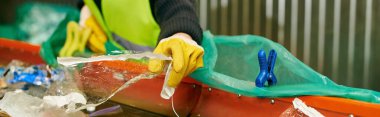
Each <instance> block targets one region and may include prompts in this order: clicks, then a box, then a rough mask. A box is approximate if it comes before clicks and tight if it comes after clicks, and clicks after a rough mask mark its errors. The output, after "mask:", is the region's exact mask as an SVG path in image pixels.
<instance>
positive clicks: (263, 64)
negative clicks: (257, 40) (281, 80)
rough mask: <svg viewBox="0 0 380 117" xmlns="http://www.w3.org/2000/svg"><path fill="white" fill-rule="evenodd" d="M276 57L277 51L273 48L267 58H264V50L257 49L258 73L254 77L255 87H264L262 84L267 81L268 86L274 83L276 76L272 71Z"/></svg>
mask: <svg viewBox="0 0 380 117" xmlns="http://www.w3.org/2000/svg"><path fill="white" fill-rule="evenodd" d="M276 58H277V53H276V51H274V50H273V49H272V50H271V51H270V52H269V56H268V60H267V59H266V55H265V51H264V50H260V51H259V53H258V59H259V64H260V73H259V75H258V76H257V78H256V87H264V84H265V82H267V81H268V85H269V86H271V85H276V83H277V78H276V76H275V75H274V73H273V69H274V65H275V63H276Z"/></svg>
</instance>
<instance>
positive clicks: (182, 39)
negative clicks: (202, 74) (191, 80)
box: [149, 33, 204, 87]
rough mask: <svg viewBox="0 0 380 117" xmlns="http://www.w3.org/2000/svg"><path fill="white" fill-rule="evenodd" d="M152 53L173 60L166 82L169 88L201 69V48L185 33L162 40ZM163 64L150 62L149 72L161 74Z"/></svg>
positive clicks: (154, 61) (202, 53)
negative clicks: (169, 57)
mask: <svg viewBox="0 0 380 117" xmlns="http://www.w3.org/2000/svg"><path fill="white" fill-rule="evenodd" d="M153 53H155V54H163V55H166V56H171V57H172V58H173V61H172V62H173V63H172V66H173V68H172V70H171V71H170V76H169V79H168V82H167V85H168V86H169V87H176V86H177V85H178V84H179V83H180V82H181V80H182V78H183V77H185V76H187V75H188V74H190V73H191V72H193V71H194V70H196V69H197V68H200V67H203V55H204V50H203V48H202V47H201V46H199V45H198V44H197V43H196V42H195V41H193V40H192V38H191V37H190V36H189V35H187V34H185V33H177V34H175V35H173V36H171V37H168V38H166V39H162V40H161V41H160V42H159V44H158V46H157V47H156V49H155V50H154V52H153ZM163 62H164V61H162V60H154V59H152V60H150V61H149V70H150V71H151V72H155V73H157V72H162V70H163V69H164V63H163Z"/></svg>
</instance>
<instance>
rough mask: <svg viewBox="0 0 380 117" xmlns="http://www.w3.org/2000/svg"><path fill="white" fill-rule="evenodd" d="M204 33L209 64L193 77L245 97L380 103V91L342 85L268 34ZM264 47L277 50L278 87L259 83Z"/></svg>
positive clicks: (276, 72)
mask: <svg viewBox="0 0 380 117" xmlns="http://www.w3.org/2000/svg"><path fill="white" fill-rule="evenodd" d="M203 35H204V37H203V42H202V46H203V48H204V49H205V55H204V64H205V67H203V68H200V69H198V70H196V71H195V72H194V73H193V74H191V76H192V77H193V78H194V79H196V80H198V81H200V82H202V83H204V84H207V85H209V86H211V87H214V88H218V89H222V90H225V91H229V92H232V93H236V94H241V95H245V96H257V97H291V96H302V95H320V96H336V97H344V98H350V99H355V100H361V101H366V102H372V103H380V98H379V97H380V93H379V92H376V91H372V90H367V89H359V88H351V87H346V86H342V85H338V84H336V83H334V82H333V81H331V80H330V79H329V78H328V77H326V76H323V75H321V74H319V73H318V72H316V71H314V70H313V69H311V68H310V67H308V66H307V65H305V64H304V63H302V62H301V61H300V60H298V59H297V58H296V57H294V56H293V55H292V54H291V53H290V52H289V51H288V50H287V49H286V48H284V47H283V46H281V45H280V44H277V43H275V42H273V41H271V40H269V39H266V38H264V37H260V36H254V35H241V36H213V35H212V34H211V33H210V32H204V34H203ZM260 49H263V50H265V51H266V52H269V50H271V49H274V50H275V51H276V52H277V61H276V64H275V68H274V73H275V75H276V77H277V84H276V85H275V86H270V87H264V88H258V87H256V86H255V79H256V77H257V75H258V74H259V71H260V70H259V69H260V68H259V62H258V58H257V53H258V51H259V50H260Z"/></svg>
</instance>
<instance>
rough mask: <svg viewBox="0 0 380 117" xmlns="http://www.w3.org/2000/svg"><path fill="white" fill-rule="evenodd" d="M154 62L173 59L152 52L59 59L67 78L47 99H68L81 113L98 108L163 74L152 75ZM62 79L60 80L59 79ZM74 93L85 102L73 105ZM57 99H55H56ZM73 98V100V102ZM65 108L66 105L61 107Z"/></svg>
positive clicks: (70, 106) (72, 108)
mask: <svg viewBox="0 0 380 117" xmlns="http://www.w3.org/2000/svg"><path fill="white" fill-rule="evenodd" d="M150 59H160V60H163V61H166V62H164V64H166V65H165V66H167V64H168V63H169V62H170V60H171V58H169V57H165V56H162V55H156V54H152V53H137V54H136V53H134V54H130V53H129V54H120V55H107V56H95V57H91V58H79V57H67V58H58V62H59V63H60V64H62V65H64V66H62V67H61V68H62V70H63V71H64V72H61V73H64V74H61V75H60V76H64V78H62V79H60V80H56V81H55V82H54V83H53V84H52V85H51V87H50V88H49V89H48V91H47V93H46V95H45V97H44V98H45V99H46V98H47V96H49V97H50V98H51V97H52V96H66V98H67V100H66V101H67V102H68V103H67V104H64V105H65V106H63V107H64V108H65V109H67V111H68V112H73V111H78V110H81V109H85V108H87V107H95V106H97V105H100V104H101V103H104V102H105V101H107V100H108V99H110V98H111V97H112V96H113V95H115V94H116V93H117V92H119V91H120V90H122V89H124V88H126V87H128V86H129V85H131V84H133V83H136V82H138V81H139V80H142V79H152V78H155V77H157V76H158V75H163V74H165V73H166V70H163V71H162V72H161V73H152V72H150V71H149V70H148V62H149V60H150ZM58 79H59V78H58ZM73 93H75V95H76V94H81V95H82V96H83V98H84V99H85V100H86V101H85V102H84V101H76V102H80V103H71V102H75V101H73V99H71V98H73V96H71V97H67V96H68V95H73ZM74 97H75V98H76V99H79V100H80V98H82V97H81V96H80V95H76V96H74ZM53 98H55V97H53ZM69 98H70V99H69ZM61 105H62V104H61Z"/></svg>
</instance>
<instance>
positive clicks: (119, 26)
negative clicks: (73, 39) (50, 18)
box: [85, 0, 160, 51]
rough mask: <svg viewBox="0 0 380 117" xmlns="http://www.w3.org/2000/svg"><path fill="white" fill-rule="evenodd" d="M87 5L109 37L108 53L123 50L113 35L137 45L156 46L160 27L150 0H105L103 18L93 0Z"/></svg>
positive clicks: (103, 2) (87, 0)
mask: <svg viewBox="0 0 380 117" xmlns="http://www.w3.org/2000/svg"><path fill="white" fill-rule="evenodd" d="M85 3H86V5H87V6H88V7H89V9H90V11H91V13H92V14H93V15H94V16H95V18H96V20H97V21H98V23H99V24H100V26H101V27H102V28H103V30H104V31H105V33H106V35H107V37H108V40H109V42H107V43H106V48H107V51H109V50H111V51H112V50H116V49H123V47H122V46H120V45H119V44H118V43H116V42H115V41H114V38H113V37H112V33H115V34H116V35H118V36H120V37H122V38H123V39H125V40H127V41H128V42H131V43H132V44H135V45H139V46H148V47H155V46H156V44H157V39H158V36H159V33H160V27H159V26H158V24H157V23H156V21H155V20H154V18H153V15H152V12H151V8H150V3H149V0H103V1H102V4H101V5H102V13H103V16H102V15H101V14H100V12H99V9H98V8H97V7H96V5H95V3H94V1H93V0H85ZM107 44H108V46H107ZM112 45H113V47H112Z"/></svg>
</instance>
